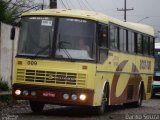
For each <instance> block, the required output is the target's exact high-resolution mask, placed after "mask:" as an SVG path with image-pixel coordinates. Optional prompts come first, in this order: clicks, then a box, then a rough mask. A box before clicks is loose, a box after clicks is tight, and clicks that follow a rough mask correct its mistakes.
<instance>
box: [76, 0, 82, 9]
mask: <svg viewBox="0 0 160 120" xmlns="http://www.w3.org/2000/svg"><path fill="white" fill-rule="evenodd" d="M77 1H78V4H79V6H80V9H81V10H82V9H83V6H82V5H81V3H80V1H79V0H77Z"/></svg>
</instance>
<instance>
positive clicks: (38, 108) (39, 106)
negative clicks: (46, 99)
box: [29, 101, 45, 113]
mask: <svg viewBox="0 0 160 120" xmlns="http://www.w3.org/2000/svg"><path fill="white" fill-rule="evenodd" d="M29 103H30V107H31V110H32V112H34V113H40V112H42V111H43V108H44V105H45V104H44V103H41V102H37V101H29Z"/></svg>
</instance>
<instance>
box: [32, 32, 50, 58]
mask: <svg viewBox="0 0 160 120" xmlns="http://www.w3.org/2000/svg"><path fill="white" fill-rule="evenodd" d="M50 44H51V38H50V32H49V44H48V45H47V46H45V47H43V48H42V49H40V50H39V51H38V52H37V53H36V54H35V55H34V56H32V58H36V57H37V56H38V55H39V54H40V53H43V52H45V51H46V50H47V49H48V48H49V54H50V49H51V48H50Z"/></svg>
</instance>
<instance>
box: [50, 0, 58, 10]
mask: <svg viewBox="0 0 160 120" xmlns="http://www.w3.org/2000/svg"><path fill="white" fill-rule="evenodd" d="M49 6H50V9H53V8H57V0H50V4H49Z"/></svg>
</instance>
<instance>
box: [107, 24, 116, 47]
mask: <svg viewBox="0 0 160 120" xmlns="http://www.w3.org/2000/svg"><path fill="white" fill-rule="evenodd" d="M109 33H110V39H109V40H110V41H109V43H110V45H109V46H110V49H112V50H118V27H117V26H116V25H113V24H110V26H109Z"/></svg>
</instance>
